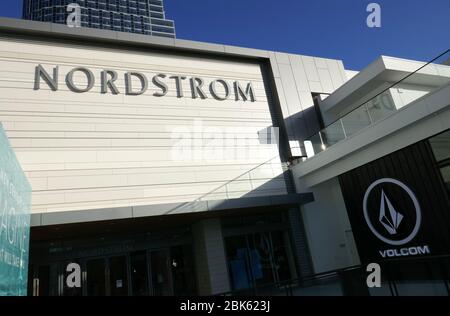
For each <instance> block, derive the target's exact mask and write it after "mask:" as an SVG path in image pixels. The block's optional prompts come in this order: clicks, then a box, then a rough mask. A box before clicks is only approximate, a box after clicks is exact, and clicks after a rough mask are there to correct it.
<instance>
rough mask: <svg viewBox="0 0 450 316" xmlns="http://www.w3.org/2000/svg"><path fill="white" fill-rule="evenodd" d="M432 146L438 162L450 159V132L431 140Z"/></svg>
mask: <svg viewBox="0 0 450 316" xmlns="http://www.w3.org/2000/svg"><path fill="white" fill-rule="evenodd" d="M430 144H431V148H432V149H433V153H434V156H435V157H436V160H437V161H438V162H440V161H443V160H446V159H450V130H448V131H446V132H444V133H442V134H439V135H437V136H435V137H433V138H431V139H430Z"/></svg>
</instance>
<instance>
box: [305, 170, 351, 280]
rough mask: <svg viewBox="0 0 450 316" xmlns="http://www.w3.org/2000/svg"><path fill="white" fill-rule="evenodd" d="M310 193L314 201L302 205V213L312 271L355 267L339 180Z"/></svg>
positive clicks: (329, 181)
mask: <svg viewBox="0 0 450 316" xmlns="http://www.w3.org/2000/svg"><path fill="white" fill-rule="evenodd" d="M300 181H301V180H300ZM310 190H312V192H313V194H314V199H315V202H313V203H308V204H305V205H303V207H302V214H303V218H304V221H305V229H306V233H307V237H308V243H309V249H310V252H311V258H312V261H313V266H314V272H315V273H321V272H326V271H330V270H335V269H339V268H344V267H348V266H352V265H357V264H359V257H358V252H357V249H356V245H355V242H354V239H353V233H352V231H351V226H350V222H349V220H348V216H347V210H346V207H345V203H344V199H343V196H342V192H341V188H340V186H339V181H338V180H337V178H334V179H331V180H328V181H327V182H324V183H321V184H319V185H317V186H314V187H311V188H310Z"/></svg>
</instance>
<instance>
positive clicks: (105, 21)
mask: <svg viewBox="0 0 450 316" xmlns="http://www.w3.org/2000/svg"><path fill="white" fill-rule="evenodd" d="M70 3H77V4H79V5H80V7H81V26H83V27H91V28H97V29H107V30H114V31H121V32H130V33H139V34H147V35H154V36H164V37H171V38H175V25H174V22H173V21H172V20H168V19H166V17H165V12H164V4H163V0H24V5H23V18H24V19H27V20H34V21H43V22H53V23H59V24H65V23H66V20H67V16H68V14H70V12H67V5H68V4H70Z"/></svg>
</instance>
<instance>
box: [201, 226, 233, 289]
mask: <svg viewBox="0 0 450 316" xmlns="http://www.w3.org/2000/svg"><path fill="white" fill-rule="evenodd" d="M192 236H193V248H194V257H195V270H196V275H197V289H198V294H199V295H214V294H219V293H224V292H228V291H230V282H229V279H228V269H227V261H226V255H225V245H224V241H223V235H222V227H221V224H220V219H219V218H214V219H207V220H202V221H200V222H198V223H195V224H194V225H193V226H192Z"/></svg>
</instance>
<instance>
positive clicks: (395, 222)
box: [380, 190, 403, 235]
mask: <svg viewBox="0 0 450 316" xmlns="http://www.w3.org/2000/svg"><path fill="white" fill-rule="evenodd" d="M386 207H387V209H388V211H389V213H386ZM402 220H403V215H402V214H400V213H399V212H397V211H396V210H395V209H394V207H393V206H392V203H391V201H389V198H388V197H387V196H386V193H384V190H381V202H380V223H381V224H382V225H383V226H384V228H386V230H387V231H388V232H389V234H391V235H395V234H397V228H398V227H399V226H400V223H401V222H402Z"/></svg>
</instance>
